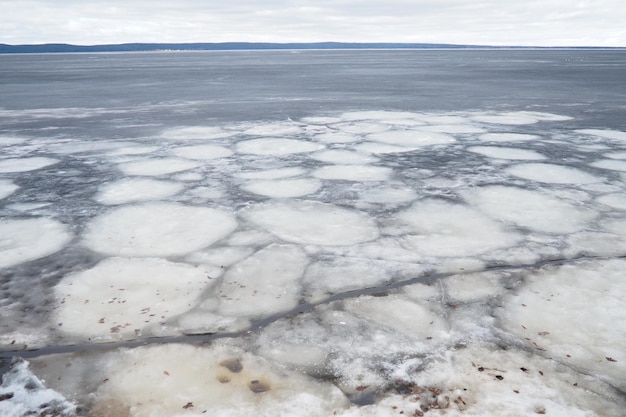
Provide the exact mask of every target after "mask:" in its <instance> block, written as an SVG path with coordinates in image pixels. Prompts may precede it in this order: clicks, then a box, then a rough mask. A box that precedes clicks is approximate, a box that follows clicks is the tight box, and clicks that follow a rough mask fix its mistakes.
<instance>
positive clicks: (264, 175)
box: [235, 168, 305, 180]
mask: <svg viewBox="0 0 626 417" xmlns="http://www.w3.org/2000/svg"><path fill="white" fill-rule="evenodd" d="M304 172H305V171H304V170H303V169H302V168H277V169H268V170H267V171H244V172H238V173H236V174H235V177H237V178H243V179H246V180H274V179H278V178H289V177H297V176H298V175H302V174H304Z"/></svg>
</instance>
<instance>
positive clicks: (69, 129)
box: [0, 50, 626, 417]
mask: <svg viewBox="0 0 626 417" xmlns="http://www.w3.org/2000/svg"><path fill="white" fill-rule="evenodd" d="M0 91H1V93H0V149H1V152H0V361H1V362H0V373H3V374H4V375H3V383H2V385H1V386H0V414H1V415H2V416H10V417H14V416H15V417H17V416H25V415H32V413H35V415H46V414H42V413H49V415H59V416H92V417H106V416H111V417H113V416H115V417H126V416H129V417H130V416H133V417H134V416H137V417H139V416H142V417H145V416H154V417H156V416H159V417H160V416H163V417H169V416H201V415H211V416H239V415H241V416H249V415H256V416H270V415H271V416H308V417H310V416H330V415H338V416H345V417H347V416H389V415H406V416H421V415H429V416H438V415H446V416H457V415H480V416H498V417H500V416H519V415H534V414H546V415H551V416H568V417H575V416H595V415H598V416H615V417H620V416H623V412H624V410H625V409H626V367H625V364H626V328H625V325H624V323H626V301H624V300H626V274H625V272H624V271H626V52H624V51H601V50H597V51H583V50H570V51H550V50H542V51H522V50H513V51H507V50H497V51H496V50H484V51H479V50H474V51H464V50H458V51H457V50H452V51H436V50H419V51H281V52H272V51H262V52H258V51H257V52H245V51H237V52H193V53H191V52H184V53H182V52H179V53H175V52H167V53H166V52H164V53H137V54H134V53H123V54H52V55H11V56H9V55H6V56H0ZM17 357H21V358H24V359H25V360H26V361H27V362H26V361H17V360H16V359H15V358H17ZM29 413H31V414H29ZM37 413H39V414H37ZM55 413H56V414H55Z"/></svg>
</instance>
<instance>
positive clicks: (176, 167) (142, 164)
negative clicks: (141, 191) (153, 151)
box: [119, 158, 202, 176]
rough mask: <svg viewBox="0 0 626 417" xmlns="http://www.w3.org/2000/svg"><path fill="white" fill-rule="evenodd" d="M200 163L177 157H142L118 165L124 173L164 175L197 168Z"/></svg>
mask: <svg viewBox="0 0 626 417" xmlns="http://www.w3.org/2000/svg"><path fill="white" fill-rule="evenodd" d="M201 165H202V164H201V163H199V162H196V161H190V160H187V159H177V158H160V159H144V160H140V161H136V162H126V163H123V164H120V165H119V168H120V170H122V172H123V173H124V174H126V175H143V176H152V175H165V174H172V173H174V172H180V171H186V170H188V169H192V168H197V167H199V166H201Z"/></svg>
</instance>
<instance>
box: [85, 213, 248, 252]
mask: <svg viewBox="0 0 626 417" xmlns="http://www.w3.org/2000/svg"><path fill="white" fill-rule="evenodd" d="M236 227H237V221H236V220H235V218H234V216H233V215H232V214H231V213H228V212H226V211H223V210H218V209H212V208H205V207H190V206H186V205H182V204H176V203H148V204H144V205H139V206H125V207H121V208H117V209H114V210H111V211H110V212H108V213H105V214H104V215H102V216H100V217H98V218H96V219H95V220H94V221H93V222H92V223H91V224H90V225H89V227H88V229H87V231H86V233H85V236H84V243H85V245H86V246H87V247H88V248H90V249H92V250H94V251H97V252H101V253H104V254H107V255H113V256H171V255H182V254H186V253H189V252H192V251H194V250H197V249H201V248H203V247H206V246H208V245H210V244H212V243H214V242H216V241H217V240H219V239H221V238H223V237H226V236H227V235H228V234H229V233H230V232H232V231H233V230H234V229H235V228H236Z"/></svg>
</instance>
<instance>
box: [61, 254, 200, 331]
mask: <svg viewBox="0 0 626 417" xmlns="http://www.w3.org/2000/svg"><path fill="white" fill-rule="evenodd" d="M210 285H211V280H210V278H208V274H207V271H206V270H205V269H204V268H201V267H200V268H196V267H194V266H191V265H187V264H180V263H173V262H168V261H165V260H163V259H155V258H135V259H133V258H130V259H128V258H109V259H106V260H104V261H102V262H100V263H99V264H98V265H96V266H94V267H93V268H91V269H88V270H85V271H81V272H78V273H75V274H72V275H68V276H66V277H65V278H63V280H61V282H59V283H58V284H57V285H56V286H55V287H54V293H55V297H56V299H57V309H56V312H55V318H54V320H55V322H56V323H57V325H58V326H60V330H62V331H63V332H67V333H69V334H71V335H75V336H78V337H81V338H92V339H105V340H106V339H128V338H135V337H137V336H138V335H142V334H150V333H151V331H150V329H151V328H152V327H154V328H157V329H159V333H162V331H163V330H162V329H160V327H161V324H163V323H166V322H168V321H169V320H170V319H171V318H172V317H175V316H177V315H179V314H181V313H184V312H186V311H187V310H190V309H191V308H192V307H193V306H194V305H195V304H196V303H197V302H198V300H199V299H200V295H201V294H202V292H203V291H204V290H206V289H207V288H208V287H209V286H210Z"/></svg>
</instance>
